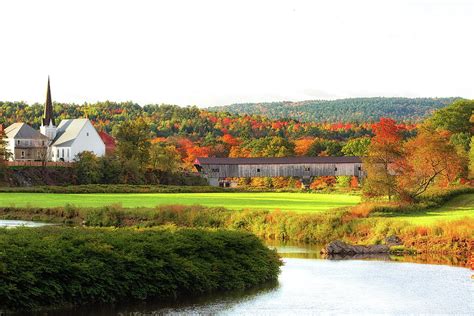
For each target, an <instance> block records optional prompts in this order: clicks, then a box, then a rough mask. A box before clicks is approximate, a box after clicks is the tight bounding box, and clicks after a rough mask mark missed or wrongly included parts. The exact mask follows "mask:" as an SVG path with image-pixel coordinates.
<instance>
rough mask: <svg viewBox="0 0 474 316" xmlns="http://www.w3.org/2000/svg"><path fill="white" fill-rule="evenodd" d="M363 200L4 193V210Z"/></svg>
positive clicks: (297, 207) (305, 208)
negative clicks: (66, 206)
mask: <svg viewBox="0 0 474 316" xmlns="http://www.w3.org/2000/svg"><path fill="white" fill-rule="evenodd" d="M360 200H361V198H360V196H358V195H350V194H314V193H313V194H311V193H274V192H270V193H268V192H265V193H255V192H248V193H247V192H246V193H123V194H121V193H110V194H102V193H92V194H57V193H0V207H10V206H14V207H59V206H65V205H66V204H70V205H74V206H76V207H100V206H106V205H112V204H120V205H121V206H122V207H125V208H135V207H146V208H152V207H155V206H157V205H178V204H179V205H203V206H209V207H225V208H228V209H234V210H240V209H264V210H277V209H279V210H282V211H296V212H319V211H325V210H328V209H333V208H339V207H346V206H352V205H355V204H357V203H359V202H360Z"/></svg>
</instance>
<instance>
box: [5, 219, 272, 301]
mask: <svg viewBox="0 0 474 316" xmlns="http://www.w3.org/2000/svg"><path fill="white" fill-rule="evenodd" d="M0 249H2V251H1V252H0V262H1V267H2V269H1V273H0V300H1V301H0V306H1V307H2V308H3V309H6V310H35V309H40V308H57V307H61V306H75V305H85V304H92V303H113V302H116V301H122V302H123V301H127V300H144V299H149V298H154V299H170V298H176V297H181V296H183V295H185V296H188V297H189V296H191V297H192V296H198V295H202V294H205V293H210V292H214V291H229V290H239V289H247V288H251V287H253V286H257V285H261V284H264V283H267V282H269V281H275V280H276V279H277V277H278V273H279V267H280V265H281V262H280V260H279V258H278V256H277V254H276V252H274V251H272V250H270V249H268V248H267V247H266V246H265V245H264V244H263V243H262V242H261V241H260V240H259V239H258V238H256V237H255V236H253V235H251V234H249V233H245V232H236V231H220V230H217V231H209V230H201V229H176V228H168V229H163V228H161V229H145V230H143V229H130V228H121V229H108V228H67V227H41V228H15V229H0Z"/></svg>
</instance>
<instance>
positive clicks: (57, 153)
mask: <svg viewBox="0 0 474 316" xmlns="http://www.w3.org/2000/svg"><path fill="white" fill-rule="evenodd" d="M56 157H58V158H59V149H58V151H57V152H56Z"/></svg>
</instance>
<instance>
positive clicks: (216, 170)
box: [211, 168, 219, 172]
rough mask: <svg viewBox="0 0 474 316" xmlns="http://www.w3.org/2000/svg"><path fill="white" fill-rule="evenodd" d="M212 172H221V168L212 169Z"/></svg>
mask: <svg viewBox="0 0 474 316" xmlns="http://www.w3.org/2000/svg"><path fill="white" fill-rule="evenodd" d="M211 172H219V168H212V169H211Z"/></svg>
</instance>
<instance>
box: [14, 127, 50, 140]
mask: <svg viewBox="0 0 474 316" xmlns="http://www.w3.org/2000/svg"><path fill="white" fill-rule="evenodd" d="M5 134H6V135H7V137H8V138H13V139H43V140H48V137H46V136H44V135H43V134H41V133H40V132H38V131H37V130H35V129H33V128H32V127H31V126H30V125H28V124H26V123H13V124H12V125H10V126H8V127H7V128H6V129H5Z"/></svg>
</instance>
